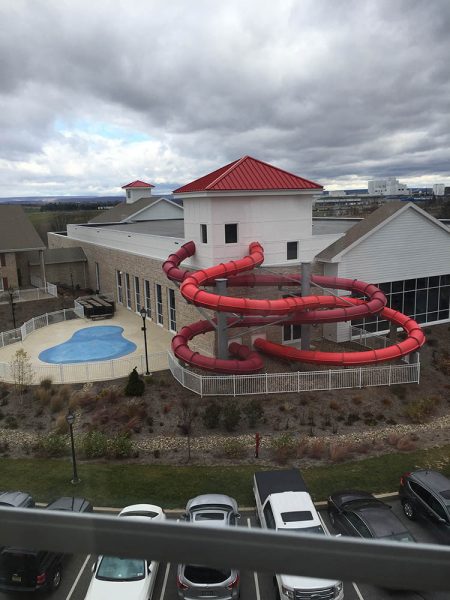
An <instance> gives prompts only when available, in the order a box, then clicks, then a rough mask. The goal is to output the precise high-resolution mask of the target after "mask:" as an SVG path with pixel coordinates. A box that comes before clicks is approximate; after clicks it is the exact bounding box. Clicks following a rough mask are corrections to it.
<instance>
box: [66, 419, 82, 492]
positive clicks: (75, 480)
mask: <svg viewBox="0 0 450 600" xmlns="http://www.w3.org/2000/svg"><path fill="white" fill-rule="evenodd" d="M66 421H67V423H68V425H69V431H70V443H71V446H72V468H73V478H72V479H71V480H70V483H80V479H79V478H78V473H77V459H76V458H75V444H74V441H73V424H74V422H75V415H74V414H73V413H71V412H68V413H67V415H66Z"/></svg>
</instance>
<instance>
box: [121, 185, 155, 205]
mask: <svg viewBox="0 0 450 600" xmlns="http://www.w3.org/2000/svg"><path fill="white" fill-rule="evenodd" d="M125 195H126V202H127V204H133V203H134V202H136V201H137V200H140V199H141V198H150V196H151V195H152V188H142V187H141V188H128V189H126V190H125Z"/></svg>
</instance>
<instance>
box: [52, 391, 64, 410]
mask: <svg viewBox="0 0 450 600" xmlns="http://www.w3.org/2000/svg"><path fill="white" fill-rule="evenodd" d="M64 405H65V403H64V400H63V398H61V396H60V395H59V394H58V395H57V396H52V397H51V399H50V411H51V412H52V413H56V412H60V411H61V410H62V409H63V408H64V407H65V406H64Z"/></svg>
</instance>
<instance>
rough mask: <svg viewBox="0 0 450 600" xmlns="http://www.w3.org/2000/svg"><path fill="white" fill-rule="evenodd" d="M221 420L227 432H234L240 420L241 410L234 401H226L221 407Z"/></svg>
mask: <svg viewBox="0 0 450 600" xmlns="http://www.w3.org/2000/svg"><path fill="white" fill-rule="evenodd" d="M222 419H223V424H224V426H225V429H226V430H227V431H235V429H237V427H238V425H239V422H240V420H241V409H240V408H239V405H238V403H237V402H236V400H234V399H231V400H227V401H226V402H225V404H224V406H223V411H222Z"/></svg>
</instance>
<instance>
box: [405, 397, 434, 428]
mask: <svg viewBox="0 0 450 600" xmlns="http://www.w3.org/2000/svg"><path fill="white" fill-rule="evenodd" d="M437 404H439V398H437V397H435V396H430V397H429V398H422V399H421V400H415V401H413V402H410V403H409V404H408V406H407V407H406V409H405V415H406V416H407V417H408V418H409V419H411V421H412V422H413V423H422V422H423V421H424V420H425V419H426V418H427V417H429V416H430V415H432V414H433V412H434V410H435V408H436V406H437Z"/></svg>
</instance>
